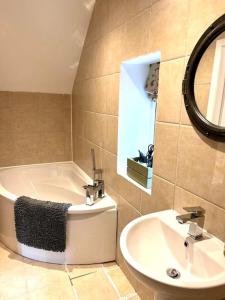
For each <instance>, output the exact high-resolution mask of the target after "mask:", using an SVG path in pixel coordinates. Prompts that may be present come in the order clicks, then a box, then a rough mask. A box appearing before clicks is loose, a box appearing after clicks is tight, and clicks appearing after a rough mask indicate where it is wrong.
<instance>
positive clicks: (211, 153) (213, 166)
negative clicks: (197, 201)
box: [177, 126, 225, 208]
mask: <svg viewBox="0 0 225 300" xmlns="http://www.w3.org/2000/svg"><path fill="white" fill-rule="evenodd" d="M224 146H225V145H224V144H223V143H217V142H214V141H212V140H210V139H207V138H205V137H203V136H202V135H200V134H198V133H197V132H196V131H195V130H194V129H193V128H192V127H189V126H188V127H183V126H182V127H181V137H180V143H179V157H178V171H177V184H178V186H180V187H183V188H184V189H186V190H188V191H190V192H192V193H194V194H195V195H198V196H200V197H202V198H205V199H207V200H208V201H210V202H212V203H215V204H218V205H219V206H221V207H224V208H225V203H224V200H223V198H224V193H225V185H224V164H225V156H224Z"/></svg>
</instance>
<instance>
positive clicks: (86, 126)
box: [73, 0, 225, 299]
mask: <svg viewBox="0 0 225 300" xmlns="http://www.w3.org/2000/svg"><path fill="white" fill-rule="evenodd" d="M223 13H225V0H182V1H180V0H158V1H156V0H139V1H136V0H110V1H106V0H97V2H96V6H95V10H94V14H93V17H92V20H91V24H90V27H89V31H88V36H87V38H86V42H85V47H84V49H83V53H82V57H81V61H80V65H79V71H78V75H77V77H76V80H75V84H74V90H73V129H74V130H73V142H74V145H73V147H74V160H75V162H77V163H78V164H79V165H80V166H81V167H82V168H83V169H84V170H85V171H86V172H88V173H89V174H91V173H90V171H91V161H90V148H91V147H94V148H95V150H96V153H97V158H98V166H101V167H103V169H104V178H105V181H106V188H107V191H108V193H109V194H111V195H112V196H114V198H115V199H116V200H117V202H118V207H119V233H120V232H121V230H122V228H123V227H124V226H125V225H126V224H127V223H128V222H129V221H131V220H132V219H133V218H136V217H138V216H140V215H141V214H146V213H149V212H153V211H157V210H163V209H167V208H172V207H174V208H175V209H177V210H179V211H182V209H181V208H182V207H183V206H184V205H195V204H197V205H201V206H203V207H204V208H206V224H205V226H206V228H207V229H208V230H209V231H210V232H212V233H214V234H216V235H217V236H218V237H220V238H221V239H223V240H224V241H225V144H223V143H219V142H213V141H211V140H209V139H206V138H204V137H203V136H201V135H200V134H199V133H198V132H196V130H195V129H194V128H193V127H192V126H191V124H190V122H189V119H188V117H187V114H186V111H185V107H184V104H183V97H182V92H181V87H182V79H183V76H184V71H185V65H186V62H187V60H188V57H189V55H190V53H191V52H192V49H193V47H194V45H195V43H196V42H197V40H198V39H199V37H200V36H201V34H202V33H203V32H204V30H205V29H206V28H207V27H208V26H209V25H210V24H211V23H212V22H213V21H214V20H215V19H216V18H217V17H219V16H220V15H222V14H223ZM158 50H160V51H161V66H160V82H159V99H158V107H157V123H156V135H155V146H156V148H155V158H154V169H153V172H154V176H153V190H152V195H151V196H149V195H148V194H145V193H144V192H142V191H141V190H140V189H138V188H136V187H135V186H133V185H131V184H130V183H128V182H127V181H126V180H124V179H123V178H121V177H120V176H118V175H117V174H116V155H117V153H116V151H117V121H118V117H117V115H118V93H119V71H120V68H119V67H120V63H121V61H123V60H125V59H129V58H131V57H135V56H138V55H142V54H144V53H149V52H154V51H158ZM215 220H216V221H215ZM118 237H119V235H118ZM118 262H119V263H120V265H121V266H122V267H123V269H124V270H126V266H125V265H124V263H123V259H122V257H121V255H120V252H119V250H118ZM130 279H131V281H132V283H133V284H134V286H135V288H136V289H137V291H138V292H139V294H140V295H141V297H142V298H143V299H152V294H151V293H150V292H149V291H147V290H146V289H145V288H144V286H142V285H141V284H140V283H139V282H137V281H136V280H134V278H132V277H130Z"/></svg>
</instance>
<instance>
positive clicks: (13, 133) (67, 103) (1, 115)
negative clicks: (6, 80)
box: [0, 92, 72, 167]
mask: <svg viewBox="0 0 225 300" xmlns="http://www.w3.org/2000/svg"><path fill="white" fill-rule="evenodd" d="M0 141H1V147H0V167H6V166H13V165H22V164H31V163H32V164H33V163H44V162H54V161H64V160H71V159H72V156H71V96H70V95H59V94H41V93H22V92H0Z"/></svg>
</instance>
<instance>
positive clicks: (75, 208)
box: [0, 161, 117, 215]
mask: <svg viewBox="0 0 225 300" xmlns="http://www.w3.org/2000/svg"><path fill="white" fill-rule="evenodd" d="M48 165H68V166H71V167H72V170H74V171H75V172H78V173H79V175H81V177H82V178H83V179H84V181H85V182H86V183H88V182H90V181H92V179H91V178H90V177H89V176H88V175H87V174H86V173H85V172H84V171H83V170H82V169H81V168H80V167H79V166H78V165H77V164H76V163H75V162H74V161H62V162H50V163H39V164H28V165H16V166H7V167H1V168H0V172H1V171H4V170H8V169H17V168H24V167H25V168H29V167H35V166H36V167H38V166H48ZM0 185H1V182H0ZM2 189H3V190H5V194H4V193H0V197H4V198H6V199H7V200H9V201H10V202H11V203H12V204H13V203H15V201H16V199H17V197H18V196H16V195H14V194H12V193H10V192H9V191H7V190H6V189H5V188H4V187H3V186H2ZM0 201H1V200H0ZM113 208H115V209H116V208H117V204H116V202H115V201H114V200H113V199H112V198H111V197H110V196H109V195H107V193H106V194H105V197H104V198H101V199H98V200H97V201H96V202H95V203H94V204H93V205H92V206H88V205H86V204H85V199H84V203H83V204H77V205H75V204H74V205H73V204H72V206H70V207H69V209H68V214H69V215H73V214H90V213H100V212H103V211H106V210H110V209H113Z"/></svg>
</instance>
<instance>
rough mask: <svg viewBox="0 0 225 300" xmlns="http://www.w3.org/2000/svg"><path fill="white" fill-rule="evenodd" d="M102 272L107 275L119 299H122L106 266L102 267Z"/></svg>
mask: <svg viewBox="0 0 225 300" xmlns="http://www.w3.org/2000/svg"><path fill="white" fill-rule="evenodd" d="M102 271H103V273H104V274H105V276H106V278H107V279H108V281H109V283H110V284H111V286H112V288H113V289H114V291H115V292H116V294H117V296H118V297H119V299H120V298H121V297H120V292H119V290H118V288H117V286H116V285H115V283H114V282H113V280H112V278H111V277H110V275H109V274H108V272H107V270H106V269H105V267H104V266H102Z"/></svg>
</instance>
